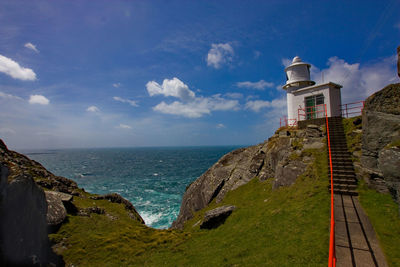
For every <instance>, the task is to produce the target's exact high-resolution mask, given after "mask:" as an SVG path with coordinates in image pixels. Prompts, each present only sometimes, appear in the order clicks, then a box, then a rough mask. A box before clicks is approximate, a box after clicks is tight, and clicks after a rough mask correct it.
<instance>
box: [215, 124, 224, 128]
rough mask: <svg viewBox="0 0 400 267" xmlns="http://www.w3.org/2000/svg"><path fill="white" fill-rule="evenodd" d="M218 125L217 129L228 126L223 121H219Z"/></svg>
mask: <svg viewBox="0 0 400 267" xmlns="http://www.w3.org/2000/svg"><path fill="white" fill-rule="evenodd" d="M216 127H217V129H223V128H226V126H225V125H224V124H223V123H218V124H217V126H216Z"/></svg>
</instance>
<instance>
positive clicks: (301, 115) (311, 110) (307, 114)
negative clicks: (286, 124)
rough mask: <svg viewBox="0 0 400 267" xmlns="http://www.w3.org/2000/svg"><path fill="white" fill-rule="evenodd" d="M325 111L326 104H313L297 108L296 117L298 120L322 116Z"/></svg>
mask: <svg viewBox="0 0 400 267" xmlns="http://www.w3.org/2000/svg"><path fill="white" fill-rule="evenodd" d="M325 113H326V104H321V105H315V106H311V107H306V108H299V109H297V118H298V120H299V121H304V120H310V119H317V118H323V117H325Z"/></svg>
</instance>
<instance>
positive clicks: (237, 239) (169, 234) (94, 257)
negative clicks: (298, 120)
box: [50, 151, 329, 266]
mask: <svg viewBox="0 0 400 267" xmlns="http://www.w3.org/2000/svg"><path fill="white" fill-rule="evenodd" d="M310 152H311V153H312V154H313V155H314V157H315V158H316V161H315V163H314V164H313V165H312V166H310V167H309V168H308V169H307V171H306V173H304V174H303V175H302V176H301V177H299V178H298V180H297V182H296V183H295V184H294V185H293V186H291V187H286V188H280V189H278V190H274V191H273V190H272V189H271V187H272V186H271V182H272V181H271V180H269V181H265V182H260V181H259V180H258V179H253V180H252V181H251V182H250V183H248V184H246V185H244V186H242V187H240V188H238V189H236V190H234V191H231V192H230V193H228V195H227V196H226V198H225V199H224V200H223V202H222V203H218V204H216V203H211V205H210V206H209V207H207V208H206V209H204V210H201V211H199V212H197V213H196V214H195V217H194V218H193V219H192V220H191V221H189V222H187V224H186V228H185V229H184V230H183V231H176V230H155V229H151V228H148V227H146V226H144V225H141V224H140V223H139V222H137V221H134V220H132V219H131V218H129V217H128V215H127V213H126V211H125V210H124V208H123V206H122V205H118V204H114V203H110V202H108V201H107V200H96V201H95V200H92V199H89V198H80V197H75V198H74V204H75V205H76V206H78V207H80V208H86V207H93V206H97V207H100V208H103V209H105V211H106V214H91V215H90V217H86V216H71V215H69V217H68V218H69V220H68V222H67V223H65V224H63V225H62V227H61V228H60V230H59V231H58V232H57V233H56V234H52V235H50V237H51V239H52V240H53V241H54V242H56V243H57V245H56V247H55V248H56V251H57V252H58V253H59V254H62V255H63V257H64V260H65V261H66V263H67V265H70V264H73V265H79V266H89V265H91V266H93V265H106V266H121V265H133V266H143V265H145V266H210V265H211V266H228V265H229V266H231V265H233V266H235V265H236V266H260V265H263V266H265V265H270V266H285V265H286V266H293V265H317V266H318V265H321V266H324V265H326V262H327V255H328V241H329V194H328V190H327V186H328V178H327V173H326V170H327V160H326V154H325V153H324V152H320V151H319V152H318V151H308V153H310ZM224 204H231V205H235V206H236V207H237V209H236V210H235V211H234V212H233V213H232V215H231V216H230V217H229V218H228V219H227V220H226V222H225V223H224V224H223V225H221V226H220V227H219V228H217V229H213V230H201V229H200V228H199V226H198V225H197V226H194V227H193V225H194V224H196V222H197V221H198V220H200V219H201V218H202V217H203V215H204V213H205V211H206V210H209V209H212V208H215V207H217V206H221V205H224Z"/></svg>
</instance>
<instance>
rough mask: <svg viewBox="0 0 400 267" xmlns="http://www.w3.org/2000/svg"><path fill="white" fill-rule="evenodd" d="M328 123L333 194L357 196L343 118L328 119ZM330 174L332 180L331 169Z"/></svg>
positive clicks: (355, 180) (354, 175)
mask: <svg viewBox="0 0 400 267" xmlns="http://www.w3.org/2000/svg"><path fill="white" fill-rule="evenodd" d="M328 123H329V136H330V141H331V153H332V169H333V192H334V194H342V195H351V196H357V195H358V193H357V179H356V174H355V171H354V166H353V161H352V159H351V154H350V152H349V151H348V148H347V143H346V136H345V134H344V129H343V124H342V118H341V117H331V118H328ZM328 161H329V155H328ZM328 174H329V178H330V175H331V170H330V168H329V167H328Z"/></svg>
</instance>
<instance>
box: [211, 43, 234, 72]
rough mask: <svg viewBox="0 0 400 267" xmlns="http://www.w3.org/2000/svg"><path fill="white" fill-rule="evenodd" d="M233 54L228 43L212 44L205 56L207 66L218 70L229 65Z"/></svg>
mask: <svg viewBox="0 0 400 267" xmlns="http://www.w3.org/2000/svg"><path fill="white" fill-rule="evenodd" d="M234 54H235V52H234V51H233V48H232V46H231V45H230V44H229V43H225V44H222V43H221V44H212V45H211V49H210V50H209V51H208V54H207V66H212V67H214V68H216V69H219V68H220V67H221V66H222V65H225V64H229V63H231V62H232V60H233V56H234Z"/></svg>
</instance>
